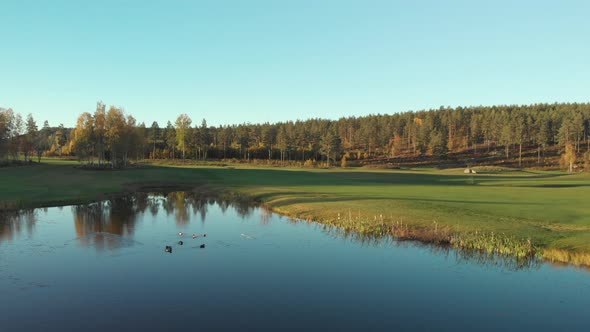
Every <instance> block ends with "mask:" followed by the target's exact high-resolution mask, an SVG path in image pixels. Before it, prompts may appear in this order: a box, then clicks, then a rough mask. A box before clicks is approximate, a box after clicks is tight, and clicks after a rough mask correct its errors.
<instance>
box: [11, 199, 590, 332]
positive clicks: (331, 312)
mask: <svg viewBox="0 0 590 332" xmlns="http://www.w3.org/2000/svg"><path fill="white" fill-rule="evenodd" d="M3 219H4V220H2V221H1V222H0V331H136V330H139V331H195V330H204V331H212V330H242V331H256V330H273V331H278V330H285V329H293V330H323V331H325V330H334V331H342V330H354V331H370V330H375V331H376V330H388V331H407V330H419V331H476V330H478V331H551V330H553V331H555V330H559V331H589V330H590V273H589V272H588V271H586V270H580V269H576V268H572V267H555V266H551V265H548V264H540V263H539V264H537V263H531V264H530V265H525V266H519V265H516V264H512V263H511V261H509V260H490V259H482V257H477V256H476V257H470V256H467V255H465V254H461V253H458V252H456V251H453V250H445V249H441V248H437V247H434V246H424V245H418V244H413V243H409V242H402V243H398V242H396V241H393V240H387V239H383V240H369V239H362V238H359V237H354V236H345V235H344V234H341V233H339V232H337V231H334V230H332V231H327V230H326V229H325V228H324V227H322V226H321V225H318V224H315V223H305V222H295V221H293V220H289V219H288V218H284V217H280V216H278V215H275V214H271V213H269V212H267V211H265V210H264V209H261V208H253V207H249V206H245V205H237V204H231V203H228V202H225V201H214V200H210V199H209V200H204V199H199V198H197V197H194V196H192V195H188V194H185V193H169V194H166V195H156V194H137V195H134V196H130V197H122V198H117V199H113V200H110V201H106V202H102V203H96V204H90V205H86V206H77V207H71V206H67V207H61V208H48V209H36V210H32V211H24V212H23V213H21V214H20V215H19V216H4V217H3ZM179 232H183V233H184V234H183V236H179V234H178V233H179ZM193 233H195V234H199V235H201V236H199V237H198V238H196V239H193V238H192V234H193ZM204 233H206V234H207V236H206V237H203V236H202V234H204ZM180 240H182V241H183V242H184V244H183V245H179V244H178V241H180ZM201 244H205V248H200V245H201ZM166 245H170V246H172V253H166V252H165V251H164V248H165V246H166Z"/></svg>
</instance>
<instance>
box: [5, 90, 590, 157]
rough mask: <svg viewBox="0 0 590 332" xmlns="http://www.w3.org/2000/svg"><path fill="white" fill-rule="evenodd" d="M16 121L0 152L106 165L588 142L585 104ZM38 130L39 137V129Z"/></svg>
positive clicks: (117, 113) (579, 147)
mask: <svg viewBox="0 0 590 332" xmlns="http://www.w3.org/2000/svg"><path fill="white" fill-rule="evenodd" d="M19 118H20V117H19V116H18V115H14V113H13V112H12V111H10V110H2V111H1V112H0V130H1V131H0V134H1V135H2V136H1V139H2V146H3V148H2V150H0V153H3V155H4V156H6V155H12V156H14V153H15V152H16V153H18V151H19V150H18V148H19V146H20V151H22V152H23V154H26V155H30V152H31V151H37V152H38V151H41V150H42V149H43V148H46V150H45V152H43V153H46V154H55V153H58V154H59V153H62V154H63V153H64V152H66V153H67V154H69V155H75V156H77V157H78V158H79V159H80V160H86V161H88V162H89V163H95V162H97V163H99V164H104V163H105V162H107V163H108V165H109V166H111V167H119V166H124V165H126V164H127V163H128V160H129V159H147V158H149V159H199V160H201V159H241V160H251V159H266V160H270V161H274V162H277V163H281V162H283V163H284V162H293V161H297V162H300V163H304V162H307V163H320V162H321V163H325V164H334V163H335V162H336V161H338V162H339V161H340V160H342V159H343V158H345V159H347V160H349V161H351V160H361V159H362V160H367V159H378V158H389V159H395V158H399V157H419V156H431V157H433V158H435V159H440V160H444V159H446V158H447V157H448V155H449V154H453V153H471V154H473V155H481V154H485V153H488V152H494V153H496V152H500V151H501V153H502V154H503V155H504V156H505V158H513V159H514V160H515V161H517V162H518V164H519V165H520V164H521V160H522V153H523V149H527V150H529V151H530V150H531V149H534V150H535V151H536V154H537V158H538V160H539V161H540V160H541V158H542V157H543V155H544V154H545V151H546V150H548V149H549V148H553V149H555V147H558V148H559V149H560V150H563V151H565V147H566V146H568V145H570V146H571V149H570V150H571V151H570V154H573V155H574V156H582V155H583V154H584V153H587V151H588V150H589V148H590V104H588V103H580V104H578V103H559V104H557V103H556V104H534V105H506V106H491V107H484V106H478V107H456V108H448V107H447V108H444V107H441V108H439V109H436V110H425V111H417V112H405V113H397V114H383V115H381V114H378V115H369V116H363V117H347V118H341V119H338V120H323V119H310V120H305V121H288V122H280V123H274V124H270V123H262V124H250V123H246V124H240V125H227V126H218V127H214V126H208V125H207V122H206V120H204V119H203V120H202V121H201V122H200V123H196V124H195V123H193V121H192V119H191V117H190V116H189V115H187V114H181V115H180V116H178V117H177V118H176V120H175V121H174V122H171V121H168V123H167V124H166V125H165V126H163V127H160V125H159V124H158V123H157V122H153V123H152V124H151V125H150V126H149V127H147V126H146V125H145V124H144V123H140V124H137V123H136V120H135V119H134V118H133V117H132V116H130V115H125V113H124V112H123V111H122V110H121V109H119V108H117V107H114V106H111V107H110V108H109V109H108V111H107V110H106V106H105V104H103V103H102V102H99V103H97V107H96V109H95V111H94V113H92V114H91V113H83V114H82V115H80V117H79V118H78V121H77V124H76V128H74V129H72V130H71V132H70V131H69V130H66V129H64V128H48V129H47V128H46V127H45V126H44V127H43V129H42V130H40V131H39V130H37V129H36V127H35V126H33V125H30V122H33V123H34V120H32V116H29V117H28V118H27V120H26V121H24V122H23V120H22V119H21V120H19ZM2 119H8V120H2ZM29 120H30V121H29ZM19 121H20V125H19ZM2 128H5V129H2ZM19 128H20V129H19ZM43 130H45V132H44V133H43V134H35V133H39V132H42V131H43ZM2 133H5V134H2ZM41 137H45V138H46V139H47V142H46V143H43V144H45V145H43V144H38V145H35V142H37V141H38V140H39V139H40V138H41ZM32 146H33V147H35V148H31V147H32ZM27 151H28V152H27ZM586 158H587V154H586Z"/></svg>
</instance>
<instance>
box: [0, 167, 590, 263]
mask: <svg viewBox="0 0 590 332" xmlns="http://www.w3.org/2000/svg"><path fill="white" fill-rule="evenodd" d="M75 165H77V163H76V162H65V161H64V162H59V161H47V160H46V161H45V162H44V163H43V164H41V165H33V166H23V167H7V168H2V169H0V204H1V205H0V206H2V207H4V208H9V207H15V206H18V207H40V206H53V205H60V204H71V203H81V202H88V201H93V200H99V199H102V198H105V197H108V196H109V195H112V194H116V193H121V192H129V191H133V190H137V189H139V188H161V187H170V188H172V187H174V186H179V187H182V188H185V187H190V188H208V189H207V190H215V191H229V192H239V193H244V194H247V195H248V196H250V197H253V198H256V199H258V200H260V201H262V202H264V203H265V204H266V205H267V206H269V207H271V208H272V209H273V210H275V211H277V212H279V213H283V214H286V215H290V216H294V217H297V218H303V219H312V220H316V221H320V222H324V223H329V224H334V225H338V226H342V227H345V228H348V229H351V230H356V231H359V232H372V231H375V230H377V229H379V231H381V230H383V229H386V230H387V229H390V228H391V227H392V226H396V225H397V226H399V225H400V222H401V224H402V225H405V226H404V227H406V228H408V227H409V229H417V230H422V231H430V232H431V233H432V231H434V230H436V231H437V232H442V231H444V232H445V234H463V235H465V236H466V237H468V236H467V235H469V234H475V233H476V232H477V234H487V235H486V236H489V235H490V234H492V232H493V233H494V234H495V236H496V237H500V236H502V237H510V238H512V239H514V240H516V241H522V242H526V240H527V239H530V240H531V241H532V243H533V244H534V245H535V246H537V247H539V248H542V249H545V250H544V251H545V255H546V257H550V256H549V255H552V256H555V257H553V258H555V259H557V260H561V261H576V262H577V263H584V262H585V261H584V260H583V259H582V258H580V257H581V256H580V255H585V254H589V253H590V204H588V199H589V198H590V174H572V175H569V174H566V173H561V172H533V171H505V172H501V173H497V174H475V175H471V174H463V170H462V169H454V170H435V169H412V170H370V169H283V168H255V167H248V166H238V165H236V166H235V167H234V166H232V167H215V166H187V167H178V166H175V167H166V166H148V167H145V168H140V169H128V170H118V171H92V170H82V169H78V168H75V167H74V166H75ZM492 236H493V235H492ZM550 253H551V254H550ZM557 256H559V257H557Z"/></svg>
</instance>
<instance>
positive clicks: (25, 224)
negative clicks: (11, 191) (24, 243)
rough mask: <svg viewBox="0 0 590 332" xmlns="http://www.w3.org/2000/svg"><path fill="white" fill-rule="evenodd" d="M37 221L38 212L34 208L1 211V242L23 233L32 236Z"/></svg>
mask: <svg viewBox="0 0 590 332" xmlns="http://www.w3.org/2000/svg"><path fill="white" fill-rule="evenodd" d="M36 222H37V212H36V211H35V210H34V209H26V210H20V211H3V212H1V211H0V244H1V243H2V242H6V241H12V240H14V238H15V237H17V236H19V235H22V234H26V235H28V236H31V235H32V234H33V232H34V231H35V223H36Z"/></svg>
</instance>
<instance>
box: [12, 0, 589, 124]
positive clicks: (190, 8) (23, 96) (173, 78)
mask: <svg viewBox="0 0 590 332" xmlns="http://www.w3.org/2000/svg"><path fill="white" fill-rule="evenodd" d="M588 13H590V1H538V0H537V1H524V0H523V1H515V0H513V1H393V0H386V1H370V0H362V1H361V0H358V1H345V0H344V1H343V0H309V1H308V0H293V1H281V0H272V1H257V0H250V1H246V0H243V1H238V0H235V1H224V0H216V1H147V0H143V1H124V0H113V1H63V0H52V1H42V0H38V1H26V0H1V1H0V107H12V108H13V109H14V110H15V111H17V112H20V113H22V114H23V115H24V114H27V113H33V114H34V115H35V117H36V118H37V119H38V122H39V123H41V122H42V121H43V120H45V119H48V120H49V121H50V124H52V125H57V124H58V123H60V122H61V123H64V124H65V125H66V126H71V125H73V124H74V123H75V120H76V117H77V116H78V115H79V114H80V113H81V112H84V111H90V112H93V111H94V107H95V104H96V101H97V100H103V101H104V102H105V103H106V104H107V105H111V104H114V105H118V106H122V107H124V108H125V110H126V111H127V112H128V113H130V114H133V115H134V116H135V117H136V118H137V119H138V121H140V122H141V121H145V122H146V124H147V125H148V126H149V125H150V124H151V122H152V121H154V120H157V121H158V122H159V123H160V125H163V124H165V122H166V121H167V120H169V119H170V120H174V119H175V118H176V116H177V115H178V114H180V113H187V114H189V115H190V116H191V117H192V118H193V122H197V123H200V121H201V119H202V118H206V119H207V120H208V122H209V123H210V124H213V125H219V124H228V123H241V122H245V121H250V122H263V121H271V122H275V121H282V120H288V119H292V120H295V119H306V118H310V117H322V118H338V117H341V116H349V115H357V116H358V115H364V114H369V113H394V112H402V111H407V110H418V109H424V108H437V107H439V106H441V105H444V106H458V105H491V104H514V103H517V104H528V103H535V102H554V101H560V102H575V101H577V102H583V101H588V100H589V99H590V89H589V87H590V43H589V40H590V20H588Z"/></svg>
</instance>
